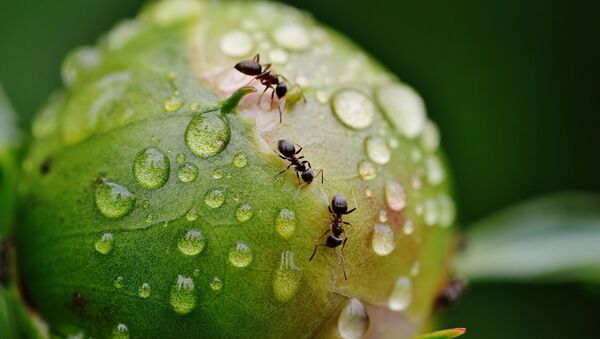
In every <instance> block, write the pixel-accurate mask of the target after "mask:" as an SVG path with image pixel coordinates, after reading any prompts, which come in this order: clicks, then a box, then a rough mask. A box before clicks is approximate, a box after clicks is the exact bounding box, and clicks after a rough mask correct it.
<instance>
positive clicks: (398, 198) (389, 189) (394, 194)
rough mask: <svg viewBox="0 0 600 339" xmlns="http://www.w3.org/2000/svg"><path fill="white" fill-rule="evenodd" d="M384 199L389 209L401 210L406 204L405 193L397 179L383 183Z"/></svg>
mask: <svg viewBox="0 0 600 339" xmlns="http://www.w3.org/2000/svg"><path fill="white" fill-rule="evenodd" d="M385 201H386V202H387V205H388V207H389V208H390V209H392V210H394V211H401V210H402V209H404V206H406V193H405V192H404V187H402V185H401V184H400V183H399V182H397V181H393V180H390V181H387V182H386V183H385Z"/></svg>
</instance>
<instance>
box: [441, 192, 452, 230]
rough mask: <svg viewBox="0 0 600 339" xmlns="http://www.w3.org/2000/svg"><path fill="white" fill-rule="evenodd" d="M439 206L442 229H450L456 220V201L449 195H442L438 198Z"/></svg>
mask: <svg viewBox="0 0 600 339" xmlns="http://www.w3.org/2000/svg"><path fill="white" fill-rule="evenodd" d="M438 206H439V224H440V226H441V227H449V226H452V224H453V223H454V219H455V218H456V206H455V205H454V200H452V198H450V197H449V196H448V195H447V194H445V193H441V194H440V196H439V197H438Z"/></svg>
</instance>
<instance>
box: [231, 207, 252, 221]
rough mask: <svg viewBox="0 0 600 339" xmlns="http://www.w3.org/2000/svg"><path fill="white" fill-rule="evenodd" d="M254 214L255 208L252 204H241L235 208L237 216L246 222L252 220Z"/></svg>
mask: <svg viewBox="0 0 600 339" xmlns="http://www.w3.org/2000/svg"><path fill="white" fill-rule="evenodd" d="M253 215H254V210H253V209H252V205H250V204H248V203H244V204H241V205H239V206H238V207H237V208H236V210H235V217H236V218H237V220H238V221H239V222H246V221H248V220H250V218H252V216H253Z"/></svg>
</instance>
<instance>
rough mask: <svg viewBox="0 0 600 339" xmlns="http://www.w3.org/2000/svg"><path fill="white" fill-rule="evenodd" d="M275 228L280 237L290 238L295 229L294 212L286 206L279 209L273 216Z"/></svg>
mask: <svg viewBox="0 0 600 339" xmlns="http://www.w3.org/2000/svg"><path fill="white" fill-rule="evenodd" d="M275 230H276V231H277V233H279V235H280V236H281V237H282V238H284V239H289V238H291V237H292V235H294V232H295V231H296V213H294V211H292V210H289V209H287V208H283V209H282V210H280V211H279V214H278V215H277V217H276V218H275Z"/></svg>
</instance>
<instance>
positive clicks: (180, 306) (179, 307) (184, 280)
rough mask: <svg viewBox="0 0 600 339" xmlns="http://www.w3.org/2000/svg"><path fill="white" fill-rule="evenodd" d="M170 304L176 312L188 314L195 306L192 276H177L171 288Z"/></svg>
mask: <svg viewBox="0 0 600 339" xmlns="http://www.w3.org/2000/svg"><path fill="white" fill-rule="evenodd" d="M170 303H171V306H172V307H173V310H174V311H175V312H176V313H178V314H188V313H190V312H191V311H193V310H194V308H195V307H196V295H195V294H194V280H192V278H188V277H184V276H183V275H179V276H177V281H176V282H175V285H173V287H172V288H171V298H170Z"/></svg>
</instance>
